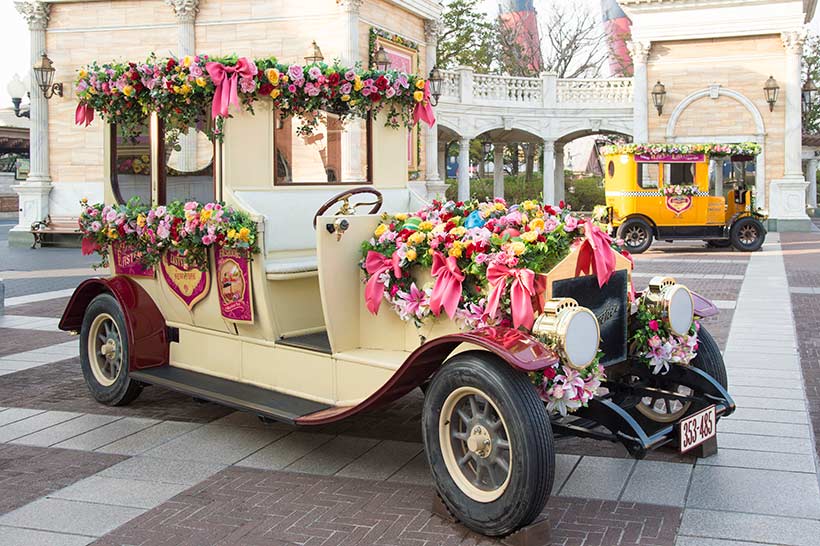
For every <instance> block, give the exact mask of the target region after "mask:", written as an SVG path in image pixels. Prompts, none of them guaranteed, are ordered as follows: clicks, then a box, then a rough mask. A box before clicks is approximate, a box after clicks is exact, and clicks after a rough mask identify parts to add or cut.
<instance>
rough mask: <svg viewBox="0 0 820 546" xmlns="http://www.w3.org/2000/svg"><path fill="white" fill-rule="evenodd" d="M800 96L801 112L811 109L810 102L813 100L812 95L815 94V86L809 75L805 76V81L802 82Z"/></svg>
mask: <svg viewBox="0 0 820 546" xmlns="http://www.w3.org/2000/svg"><path fill="white" fill-rule="evenodd" d="M801 91H802V93H801V94H802V98H803V112H808V111H809V110H811V104H812V103H813V102H814V96H815V95H816V94H817V86H816V85H814V82H813V81H811V77H810V76H809V77H807V78H806V83H804V84H803V89H802V90H801Z"/></svg>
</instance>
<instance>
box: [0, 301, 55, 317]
mask: <svg viewBox="0 0 820 546" xmlns="http://www.w3.org/2000/svg"><path fill="white" fill-rule="evenodd" d="M68 300H69V298H57V299H53V300H46V301H38V302H34V303H24V304H22V305H15V306H14V307H9V308H8V309H6V314H7V315H25V316H29V317H50V318H60V317H62V316H63V310H64V309H65V306H66V305H68Z"/></svg>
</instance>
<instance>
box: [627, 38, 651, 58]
mask: <svg viewBox="0 0 820 546" xmlns="http://www.w3.org/2000/svg"><path fill="white" fill-rule="evenodd" d="M626 47H627V48H629V54H630V55H632V62H635V63H636V62H641V63H646V61H648V60H649V52H650V51H651V50H652V42H635V41H630V42H627V44H626Z"/></svg>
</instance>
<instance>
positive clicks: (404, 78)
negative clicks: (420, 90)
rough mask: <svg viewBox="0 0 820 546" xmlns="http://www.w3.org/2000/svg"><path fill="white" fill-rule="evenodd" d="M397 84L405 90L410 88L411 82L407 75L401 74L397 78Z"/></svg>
mask: <svg viewBox="0 0 820 546" xmlns="http://www.w3.org/2000/svg"><path fill="white" fill-rule="evenodd" d="M396 83H398V84H399V85H400V86H402V87H403V88H405V89H407V88H408V87H410V82H408V81H407V75H406V74H399V75H398V77H397V78H396Z"/></svg>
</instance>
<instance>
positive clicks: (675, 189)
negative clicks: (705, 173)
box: [663, 184, 699, 197]
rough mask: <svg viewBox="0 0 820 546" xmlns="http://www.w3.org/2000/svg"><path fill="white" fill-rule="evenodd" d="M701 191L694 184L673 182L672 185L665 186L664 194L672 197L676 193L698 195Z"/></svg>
mask: <svg viewBox="0 0 820 546" xmlns="http://www.w3.org/2000/svg"><path fill="white" fill-rule="evenodd" d="M698 192H699V190H698V187H697V186H695V185H694V184H683V185H680V184H673V185H671V186H664V188H663V194H664V195H665V196H666V197H672V196H675V195H690V196H691V195H697V194H698Z"/></svg>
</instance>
